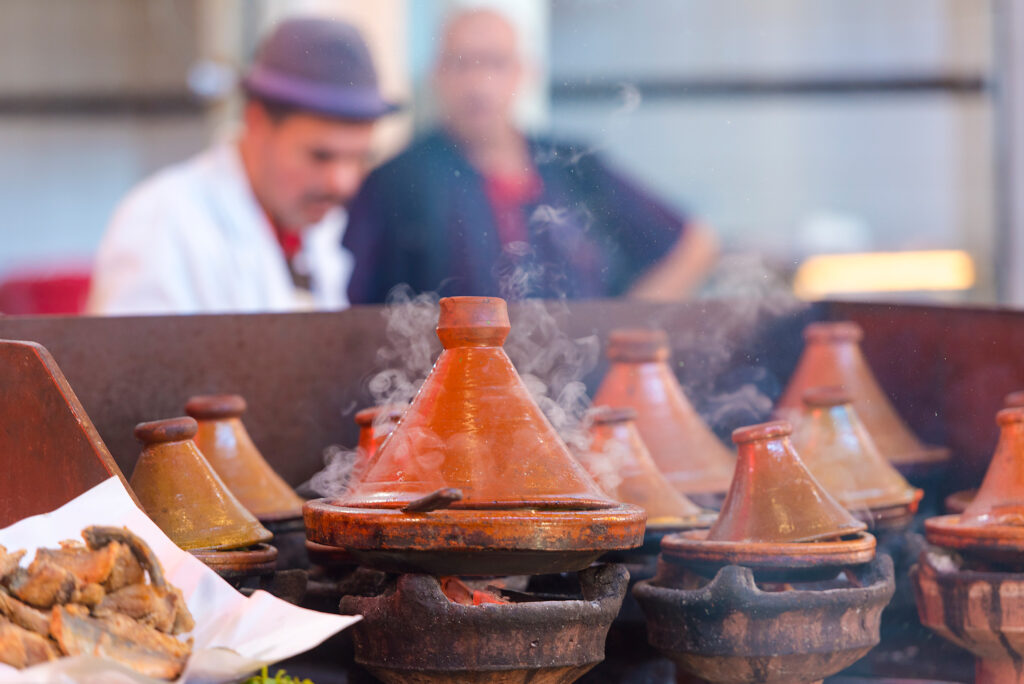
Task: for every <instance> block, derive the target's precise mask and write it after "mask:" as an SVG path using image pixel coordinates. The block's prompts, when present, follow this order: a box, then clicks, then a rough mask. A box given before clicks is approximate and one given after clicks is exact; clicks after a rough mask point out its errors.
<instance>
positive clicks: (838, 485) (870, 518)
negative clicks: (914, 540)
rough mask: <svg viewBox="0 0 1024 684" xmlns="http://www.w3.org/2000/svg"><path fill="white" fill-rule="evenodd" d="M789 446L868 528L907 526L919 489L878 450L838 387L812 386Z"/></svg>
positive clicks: (912, 513) (918, 495)
mask: <svg viewBox="0 0 1024 684" xmlns="http://www.w3.org/2000/svg"><path fill="white" fill-rule="evenodd" d="M792 442H793V446H794V448H795V449H796V451H797V453H799V454H800V460H801V461H803V463H804V465H805V466H807V469H808V470H809V471H810V472H811V474H812V475H814V477H815V479H817V480H818V482H820V483H821V484H822V485H823V486H824V487H825V490H826V491H828V493H829V494H831V495H832V496H833V497H834V498H835V499H836V501H838V502H839V503H840V504H842V505H843V506H844V507H845V508H846V509H847V510H849V511H850V512H851V513H853V514H854V515H855V516H856V517H857V518H859V519H860V520H862V521H864V522H866V523H867V524H868V525H869V526H870V527H871V528H872V529H879V528H882V529H894V528H899V527H906V526H907V525H908V524H909V523H910V521H911V520H912V519H913V517H914V513H915V512H916V511H917V506H918V503H920V501H921V497H922V496H923V495H924V492H923V491H922V490H920V489H917V488H915V487H912V486H910V484H908V483H907V481H906V480H905V479H903V476H902V475H900V474H899V471H897V470H896V469H895V468H894V467H892V465H891V464H890V463H889V462H888V461H887V460H886V459H885V457H883V456H882V454H881V452H879V450H878V447H877V446H875V443H874V440H872V439H871V436H870V435H869V434H868V432H867V430H866V429H865V428H864V425H863V424H862V423H861V422H860V418H859V417H858V416H857V411H856V409H854V407H853V404H852V403H851V402H850V398H849V395H848V394H847V393H846V390H844V389H842V388H840V387H812V388H810V389H808V390H807V391H806V392H805V393H804V412H803V415H802V416H801V418H800V421H799V423H797V427H796V429H795V431H794V433H793V437H792Z"/></svg>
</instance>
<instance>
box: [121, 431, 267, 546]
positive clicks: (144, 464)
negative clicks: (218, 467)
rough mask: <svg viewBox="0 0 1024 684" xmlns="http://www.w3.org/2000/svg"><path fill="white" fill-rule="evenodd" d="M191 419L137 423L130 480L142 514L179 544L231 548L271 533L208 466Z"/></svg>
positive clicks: (261, 538) (253, 542) (258, 540)
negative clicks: (136, 457) (139, 451)
mask: <svg viewBox="0 0 1024 684" xmlns="http://www.w3.org/2000/svg"><path fill="white" fill-rule="evenodd" d="M198 427H199V426H198V425H197V424H196V421H195V420H194V419H193V418H190V417H181V418H169V419H167V420H154V421H151V422H148V423H139V424H138V425H136V426H135V437H136V438H137V439H138V440H139V441H140V442H142V443H143V445H144V446H143V449H142V454H141V455H140V456H139V460H138V461H137V462H136V463H135V470H134V471H132V478H131V481H130V484H131V487H132V490H134V492H135V494H136V496H138V498H139V501H140V502H141V503H142V506H143V509H144V510H145V511H146V514H147V515H148V516H149V517H150V518H152V519H153V522H155V523H156V524H157V526H158V527H160V529H161V530H163V531H164V533H165V534H166V535H167V536H168V537H170V538H171V540H172V541H174V543H175V544H177V545H178V546H180V547H181V548H183V549H185V550H187V551H191V550H194V549H212V550H218V551H220V550H230V549H240V548H242V547H246V546H253V545H256V544H260V543H261V542H268V541H270V539H271V538H272V537H273V535H272V534H271V533H270V531H269V530H267V529H266V528H265V527H263V525H261V524H260V523H259V521H258V520H257V519H256V518H255V517H254V516H253V514H252V513H250V512H249V511H248V510H247V509H246V508H245V507H244V506H242V504H241V502H239V501H238V499H237V498H236V497H235V496H234V494H232V493H231V491H230V490H229V489H228V487H227V485H225V484H224V482H223V480H221V479H220V477H219V476H218V475H217V473H216V472H215V471H214V470H213V468H211V467H210V464H209V463H208V462H207V461H206V459H205V458H204V457H203V455H202V454H201V453H200V452H199V449H198V448H197V447H196V445H195V442H193V441H192V439H193V438H194V437H195V436H196V431H197V430H198Z"/></svg>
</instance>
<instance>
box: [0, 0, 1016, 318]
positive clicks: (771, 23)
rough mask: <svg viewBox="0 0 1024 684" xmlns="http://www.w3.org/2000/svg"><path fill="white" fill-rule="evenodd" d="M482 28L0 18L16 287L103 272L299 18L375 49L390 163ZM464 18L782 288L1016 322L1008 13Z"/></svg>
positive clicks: (600, 13)
mask: <svg viewBox="0 0 1024 684" xmlns="http://www.w3.org/2000/svg"><path fill="white" fill-rule="evenodd" d="M466 4H467V3H465V2H458V1H457V0H374V2H365V1H360V0H291V1H288V0H176V1H175V2H165V1H163V0H90V2H88V3H68V2H64V1H62V0H5V1H4V2H3V4H2V8H0V13H2V17H0V150H2V154H0V216H2V218H0V245H2V247H0V280H2V279H3V278H4V277H5V276H6V277H9V276H10V275H11V274H12V273H14V274H16V273H18V272H19V271H21V270H23V269H26V268H27V269H35V270H38V269H47V268H51V267H53V266H55V265H56V266H64V265H67V264H71V267H72V268H79V269H82V268H84V269H86V270H87V267H88V262H89V260H90V258H91V255H92V253H93V251H94V250H95V248H96V246H97V243H98V241H99V238H100V236H101V234H102V232H103V229H104V227H105V225H106V222H107V220H108V218H109V216H110V213H111V211H112V210H113V208H114V206H115V205H116V203H117V201H118V200H119V199H120V198H121V197H122V196H123V195H124V193H125V192H127V191H128V190H129V189H130V188H131V187H132V186H133V185H134V184H136V183H137V182H138V181H139V180H141V179H142V178H144V177H145V176H146V175H148V174H150V173H152V172H153V171H154V170H156V169H157V168H159V167H161V166H163V165H166V164H168V163H172V162H174V161H178V160H182V159H185V158H187V157H189V156H191V155H192V154H194V153H196V152H198V151H199V150H200V149H201V148H202V147H203V146H204V145H205V144H207V143H208V142H209V141H210V140H212V139H214V138H221V137H224V136H227V135H230V134H231V130H232V127H233V125H234V124H233V122H234V117H235V114H236V113H237V97H233V96H232V90H231V85H232V83H233V78H234V76H235V75H236V74H237V71H238V69H240V68H241V67H242V65H243V64H244V63H245V62H246V61H247V60H248V58H249V56H250V55H251V54H252V51H253V49H254V47H255V45H256V43H257V41H258V39H259V37H260V36H261V35H262V34H263V32H265V31H266V29H267V28H268V27H269V26H270V25H272V24H273V22H274V21H276V20H278V19H280V18H281V17H283V16H285V15H287V14H301V13H315V14H323V15H330V16H338V17H344V18H348V19H349V20H351V21H353V22H355V23H356V24H357V25H359V26H360V27H361V28H362V29H363V30H364V31H365V33H366V35H367V37H368V39H369V41H370V43H371V48H372V50H373V51H374V54H375V57H376V59H377V61H378V65H379V68H380V71H381V76H382V81H383V84H384V88H385V90H386V91H387V92H388V94H389V95H391V96H392V97H396V98H398V99H400V100H402V101H404V102H407V103H409V104H410V107H409V108H408V109H407V110H406V111H405V112H404V113H403V114H401V115H399V116H397V117H394V119H393V120H391V121H389V122H388V123H387V125H386V126H384V127H382V128H381V130H380V131H379V138H378V151H379V157H380V158H385V157H386V156H388V155H390V154H393V153H394V152H396V151H397V150H399V149H401V147H402V146H403V145H404V144H405V142H406V141H407V140H408V139H409V137H410V136H411V135H412V134H413V133H414V132H415V131H416V130H418V129H421V128H423V127H424V126H426V125H428V123H429V121H430V117H431V112H432V111H433V105H432V101H431V100H432V98H431V92H430V91H431V88H430V78H429V74H430V67H431V63H432V59H433V53H434V50H435V48H436V40H437V34H438V29H439V27H440V25H441V24H442V22H443V20H444V17H445V16H446V15H447V14H448V13H449V12H450V11H451V10H452V9H453V8H456V7H460V6H464V5H466ZM469 4H487V5H491V6H497V7H499V8H501V9H503V10H504V11H505V12H506V13H507V14H509V16H510V17H511V18H513V19H514V21H515V22H516V23H517V25H518V26H519V27H520V30H521V32H522V33H523V36H524V38H523V44H524V47H525V48H526V50H527V53H528V57H529V60H530V63H531V65H532V67H533V68H532V79H531V82H530V85H529V87H528V88H527V90H526V92H525V93H524V97H523V102H522V106H521V110H520V119H521V121H522V123H523V125H524V126H526V127H528V128H529V129H531V130H534V131H538V132H541V133H551V134H554V135H558V136H562V137H567V138H571V139H573V140H578V141H583V142H585V144H587V145H588V146H590V149H592V150H593V151H594V152H595V153H598V154H602V155H606V156H608V157H610V158H611V159H612V160H614V161H615V162H617V163H618V164H619V165H621V166H622V167H624V168H625V169H627V170H628V171H629V172H630V173H631V174H632V175H634V176H636V177H637V178H638V179H640V180H642V181H644V182H646V183H648V184H649V185H650V186H651V187H652V188H654V189H655V190H657V191H658V192H660V193H661V194H663V195H664V196H666V197H667V198H669V199H670V200H671V201H672V202H673V203H675V204H677V205H678V206H680V207H686V208H689V209H691V210H692V211H694V212H696V213H699V214H701V215H702V216H704V217H706V218H707V220H708V221H709V222H710V223H711V224H712V225H713V226H714V227H715V229H716V230H717V231H718V234H719V236H720V238H721V240H722V242H723V244H724V246H725V248H726V249H727V250H730V251H756V252H758V253H760V254H762V255H763V256H764V258H765V260H766V261H767V263H769V264H771V265H772V267H773V268H775V269H777V270H779V271H780V272H783V273H784V274H786V275H787V276H789V277H793V276H794V275H795V274H796V273H797V269H798V267H799V265H800V264H801V263H803V262H804V260H805V259H806V258H807V257H809V256H811V255H813V254H817V253H823V252H825V253H843V252H876V251H906V250H955V251H962V252H963V253H965V254H966V255H967V256H968V257H969V260H970V262H971V264H972V265H973V271H974V273H973V279H972V281H971V284H970V285H968V286H966V287H964V288H962V289H956V290H952V291H949V292H943V293H938V294H932V295H929V296H931V297H938V298H940V299H946V300H953V301H962V300H966V301H975V302H995V301H997V300H999V297H1000V294H1001V295H1002V301H1003V302H1006V303H1011V302H1012V303H1024V278H1021V277H1019V276H1018V275H1017V274H1019V273H1020V272H1021V269H1020V268H1019V266H1020V265H1021V264H1022V263H1024V240H1019V239H1017V238H1018V237H1019V236H1020V235H1022V234H1024V225H1017V224H1020V223H1021V221H1020V220H1019V219H1013V217H1012V216H1011V211H1010V209H1011V206H1012V205H1013V202H1014V201H1017V200H1016V198H1017V196H1018V193H1017V191H1016V187H1015V186H1013V187H1006V182H1007V181H1006V173H1002V174H997V168H1004V169H1005V168H1007V164H1012V163H1013V161H1014V160H1018V162H1019V157H1020V155H1021V152H1017V153H1016V156H1014V155H1012V154H1011V155H1009V156H1008V157H1007V154H1008V153H1006V148H1007V145H1009V144H1010V143H1009V142H1008V136H1009V135H1010V130H1011V129H1010V128H1006V122H1005V121H1003V123H1002V124H1001V123H1000V121H1001V119H1000V113H1002V115H1004V116H1005V112H1006V111H1010V110H1009V109H1007V108H1008V107H1010V104H1012V102H1011V103H1010V104H1008V103H1007V101H1006V97H1005V96H1006V89H1005V88H1003V89H1002V90H1001V89H1000V88H999V83H1000V78H1010V77H1009V76H1008V74H1011V73H1016V74H1017V75H1016V76H1014V77H1013V78H1017V79H1019V78H1020V73H1022V71H1021V70H1019V69H1020V64H1016V63H1015V61H1014V60H1024V57H1022V56H1021V52H1022V51H1021V50H1020V49H1018V48H1014V46H1016V45H1019V43H1017V42H1013V39H1012V38H1007V37H1006V36H1005V35H1003V34H1005V33H1006V31H1007V29H1006V28H1005V27H1002V26H1001V25H1000V23H999V21H998V17H1000V16H1005V13H1006V12H1007V11H1016V13H1017V16H1018V17H1019V14H1020V8H1012V9H1011V10H1007V8H1006V5H1007V4H1010V5H1012V0H978V1H974V2H963V1H962V0H901V1H900V2H891V0H860V1H859V2H849V1H848V0H715V1H714V2H710V1H708V0H633V1H629V0H504V1H503V2H488V3H469ZM1017 32H1018V33H1019V29H1018V31H1017ZM1000 36H1002V38H1000ZM1000 40H1002V41H1004V44H1005V41H1007V40H1010V48H1013V49H1002V50H1000V49H997V48H998V46H999V45H1000V42H999V41H1000ZM1004 47H1005V45H1004ZM1015 55H1016V56H1015ZM1015 64H1016V68H1018V71H1017V72H1012V71H1010V67H1012V66H1014V65H1015ZM1017 102H1018V103H1019V96H1018V100H1017ZM1020 109H1021V108H1020V107H1019V106H1018V110H1020ZM1021 115H1022V116H1024V112H1021ZM1011 118H1012V117H1011ZM1017 126H1019V124H1017ZM1000 164H1002V166H999V165H1000ZM1018 177H1019V176H1018ZM1015 220H1016V223H1014V221H1015ZM1018 253H1019V255H1018Z"/></svg>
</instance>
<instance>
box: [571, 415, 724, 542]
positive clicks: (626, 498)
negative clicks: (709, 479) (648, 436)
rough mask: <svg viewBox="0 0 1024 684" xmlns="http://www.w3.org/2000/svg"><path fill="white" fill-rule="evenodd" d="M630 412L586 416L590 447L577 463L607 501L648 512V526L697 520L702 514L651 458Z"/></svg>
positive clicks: (671, 524) (579, 456) (669, 524)
mask: <svg viewBox="0 0 1024 684" xmlns="http://www.w3.org/2000/svg"><path fill="white" fill-rule="evenodd" d="M635 416H636V412H635V411H633V410H632V409H616V408H610V407H598V408H595V409H593V410H592V411H591V412H590V414H589V416H588V423H589V426H590V427H589V432H590V439H591V441H590V447H589V449H588V450H587V451H586V453H581V454H579V455H578V458H579V460H580V462H581V463H583V465H584V467H585V468H586V469H587V472H588V473H590V475H591V477H593V478H594V481H595V482H597V484H598V485H599V486H600V487H601V488H602V489H603V490H604V492H605V493H606V494H608V496H610V497H612V498H613V499H615V500H617V501H622V502H623V503H631V504H636V505H637V506H640V507H641V508H643V509H644V510H645V511H647V526H648V528H651V527H658V526H668V527H671V526H674V525H679V524H682V523H685V522H687V521H693V520H695V519H697V518H698V517H699V516H701V515H702V514H704V511H703V509H701V508H700V507H699V506H697V505H696V504H694V503H693V502H692V501H690V500H689V499H687V498H686V496H685V495H683V494H681V493H679V491H677V490H676V489H675V488H674V487H673V486H672V485H671V484H669V482H668V480H666V479H665V476H664V475H662V474H661V472H660V471H659V470H658V467H657V466H656V465H655V464H654V461H653V460H652V459H651V455H650V452H649V451H648V450H647V447H646V446H645V445H644V443H643V440H642V439H641V438H640V433H639V432H638V431H637V429H636V425H635V423H634V419H635Z"/></svg>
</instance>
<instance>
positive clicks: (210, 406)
mask: <svg viewBox="0 0 1024 684" xmlns="http://www.w3.org/2000/svg"><path fill="white" fill-rule="evenodd" d="M245 409H246V405H245V399H243V398H242V397H240V396H239V395H237V394H220V395H204V396H196V397H192V398H191V399H189V400H188V403H186V404H185V413H187V414H188V415H190V416H192V417H193V418H195V419H196V422H197V423H198V424H199V429H198V431H197V432H196V436H195V439H194V441H195V443H196V446H198V447H199V450H200V451H201V452H202V453H203V456H205V457H206V460H207V462H209V464H210V465H211V466H212V467H213V469H214V470H215V471H216V472H217V475H219V476H220V478H221V480H223V481H224V484H226V485H227V486H228V489H230V490H231V493H232V494H234V495H235V496H236V497H237V498H238V500H239V501H240V502H241V503H242V505H243V506H245V507H246V508H247V509H248V510H249V512H250V513H252V514H253V515H255V516H256V517H257V518H258V519H259V520H260V521H261V522H264V523H268V522H276V521H280V520H284V519H288V518H301V517H302V504H303V500H302V498H300V497H299V495H298V494H296V493H295V491H294V490H293V489H292V488H291V487H289V486H288V483H286V482H285V481H284V480H282V479H281V476H280V475H278V474H277V473H276V472H274V469H273V468H271V467H270V465H269V464H268V463H267V462H266V460H264V458H263V455H262V454H261V453H260V452H259V449H257V448H256V445H255V444H253V441H252V438H251V437H249V432H248V431H247V430H246V429H245V425H244V424H243V423H242V414H243V413H245Z"/></svg>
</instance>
